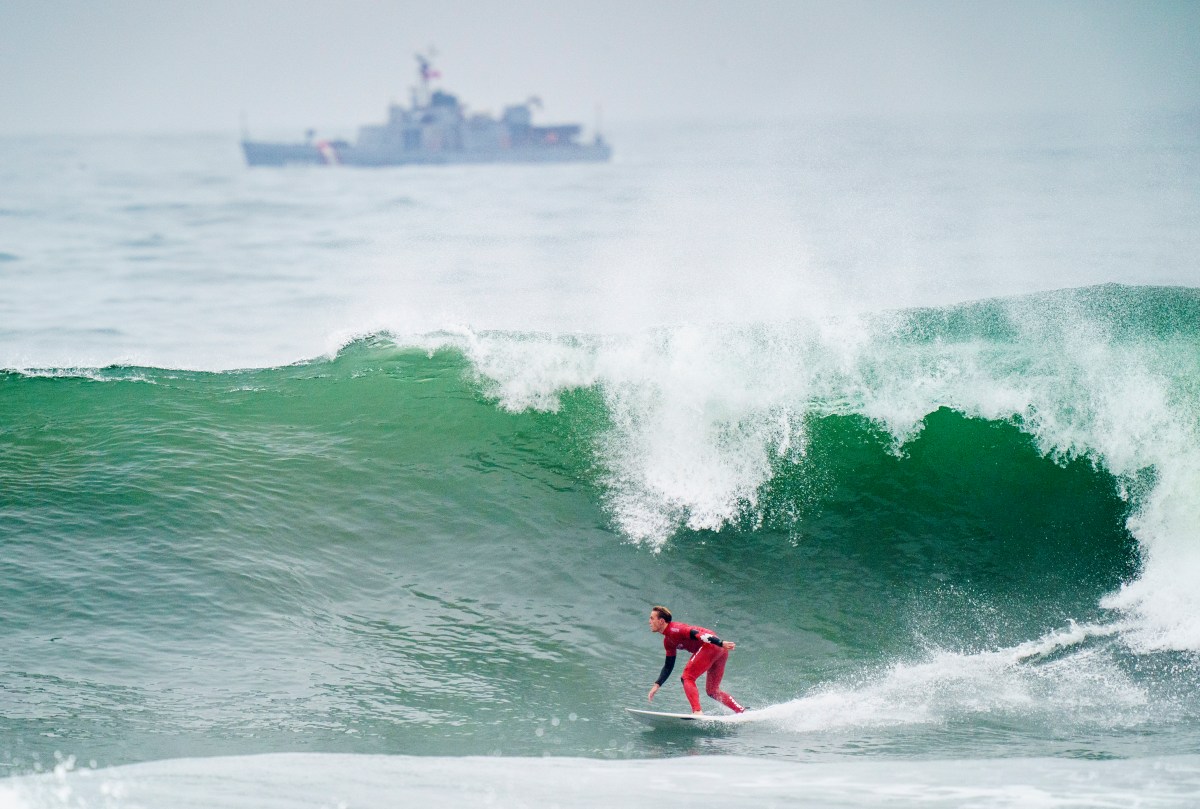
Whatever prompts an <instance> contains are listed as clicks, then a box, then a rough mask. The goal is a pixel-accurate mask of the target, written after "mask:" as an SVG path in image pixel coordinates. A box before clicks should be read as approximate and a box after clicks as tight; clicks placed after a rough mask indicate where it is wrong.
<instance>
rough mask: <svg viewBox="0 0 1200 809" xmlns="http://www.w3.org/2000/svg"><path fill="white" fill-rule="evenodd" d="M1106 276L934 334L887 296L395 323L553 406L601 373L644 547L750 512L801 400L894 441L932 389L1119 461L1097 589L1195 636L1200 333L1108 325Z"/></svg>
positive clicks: (785, 454) (1163, 637) (611, 454)
mask: <svg viewBox="0 0 1200 809" xmlns="http://www.w3.org/2000/svg"><path fill="white" fill-rule="evenodd" d="M1113 291H1114V290H1111V289H1107V290H1104V289H1101V290H1097V289H1088V290H1078V291H1064V292H1061V293H1055V294H1052V295H1037V296H1030V297H1025V298H1014V299H1007V300H1002V301H995V302H991V303H990V305H991V306H992V307H993V308H992V309H989V310H988V320H987V329H984V328H983V327H982V326H979V327H977V328H973V329H968V330H967V333H965V334H949V333H947V334H939V333H935V334H934V335H933V336H932V337H929V336H923V337H920V336H914V331H913V326H912V323H913V318H915V317H919V316H921V314H922V313H920V312H915V313H914V312H895V313H891V314H884V315H877V316H854V317H845V318H826V319H823V320H816V321H813V320H807V321H800V322H793V323H789V324H778V325H769V324H760V325H757V326H746V325H737V324H732V325H714V326H712V327H709V328H701V327H698V326H680V327H676V328H669V329H656V330H651V331H645V332H640V333H635V334H628V335H615V336H605V337H584V336H572V337H553V336H548V335H535V336H531V335H520V334H511V333H496V332H488V333H477V332H473V331H470V330H464V331H461V332H459V333H457V334H443V335H441V336H434V337H425V338H419V339H415V340H408V339H405V338H398V339H399V341H400V342H401V343H407V344H412V343H416V344H419V345H422V346H423V347H425V348H426V349H430V350H432V349H434V348H436V347H438V346H449V347H453V348H456V349H459V350H461V351H463V352H464V353H465V355H466V356H467V357H468V358H469V359H470V361H471V362H472V364H473V367H474V368H475V370H476V372H477V374H478V375H479V378H480V380H481V383H482V385H483V388H484V390H485V391H486V392H487V393H488V394H489V395H491V396H493V397H494V398H495V399H496V400H497V402H498V403H499V404H500V406H502V407H504V408H506V409H509V410H514V411H519V410H523V409H537V410H555V409H557V408H558V403H559V397H560V396H561V394H563V393H564V392H566V391H570V390H577V389H583V388H592V389H595V390H598V391H599V392H600V393H601V395H602V396H603V398H604V401H605V403H606V406H607V409H608V414H609V418H610V427H609V429H608V430H607V432H606V433H605V434H604V435H603V436H602V437H601V439H600V446H598V448H597V449H598V454H599V455H600V457H601V458H602V460H603V462H604V464H605V466H606V468H607V470H608V477H607V481H606V483H607V492H608V493H607V500H608V507H609V510H610V513H611V514H612V517H613V519H614V521H615V523H616V524H617V526H618V527H619V529H620V530H621V532H622V533H623V534H624V535H625V536H627V537H629V538H630V539H632V540H634V541H637V542H643V543H646V544H648V545H649V546H651V547H654V548H661V547H662V545H663V544H664V543H665V542H667V541H668V540H669V539H670V538H671V537H672V536H673V535H674V533H675V532H676V531H678V530H679V529H680V528H683V527H686V528H688V529H700V530H703V529H707V530H719V529H721V528H722V527H724V526H727V525H729V524H730V523H731V522H733V521H734V520H737V519H739V518H742V517H745V516H746V515H750V516H754V515H755V514H756V513H757V509H758V498H759V493H760V491H761V489H762V487H763V486H764V484H766V483H767V482H768V481H769V480H770V479H771V477H772V475H773V474H774V471H775V469H776V465H778V464H789V465H790V464H794V463H795V462H796V461H797V460H799V459H800V458H801V457H802V456H803V453H804V451H805V445H806V440H805V421H806V419H807V418H809V417H813V416H824V415H830V414H840V415H846V414H857V415H861V416H864V417H866V418H867V419H869V420H870V421H871V422H873V423H874V424H876V425H877V426H878V427H880V428H881V429H883V430H885V431H886V432H887V433H888V434H890V435H891V437H892V439H893V441H894V447H895V451H896V452H897V453H900V454H903V452H904V448H905V445H906V444H907V443H908V442H910V441H912V440H913V439H914V438H915V437H917V436H918V435H919V434H920V432H921V430H922V427H923V421H924V419H925V418H926V417H927V416H929V415H930V414H932V413H934V412H936V411H937V410H939V409H941V408H948V409H951V410H954V411H957V412H959V413H962V414H964V415H966V416H968V417H971V418H979V419H987V420H994V421H1004V422H1010V423H1013V424H1016V425H1017V426H1019V428H1020V429H1021V430H1023V431H1025V432H1026V433H1028V434H1029V435H1030V436H1031V437H1032V438H1033V439H1034V441H1035V444H1036V446H1037V447H1038V448H1039V450H1040V451H1041V452H1042V453H1043V454H1044V455H1045V456H1046V457H1048V458H1050V459H1053V460H1055V461H1059V462H1064V461H1068V460H1072V459H1086V460H1087V461H1088V462H1090V463H1092V464H1094V465H1095V466H1097V467H1098V468H1101V469H1104V470H1106V471H1107V472H1109V473H1111V474H1112V475H1113V476H1114V477H1115V479H1116V480H1117V481H1118V484H1119V487H1120V494H1121V495H1122V496H1123V497H1125V498H1126V499H1127V500H1128V501H1129V502H1130V504H1131V508H1132V516H1131V518H1130V519H1129V522H1128V528H1129V530H1130V532H1131V534H1132V535H1133V536H1134V537H1135V538H1136V539H1137V541H1138V543H1139V547H1140V550H1141V556H1142V570H1141V572H1140V574H1139V575H1138V577H1137V578H1136V579H1135V580H1133V581H1131V582H1129V583H1127V584H1126V585H1125V586H1124V587H1123V588H1122V589H1121V590H1120V592H1117V593H1114V594H1112V595H1111V596H1110V597H1109V598H1106V599H1105V600H1104V602H1103V606H1105V607H1108V608H1112V609H1117V610H1121V611H1122V612H1124V613H1126V614H1128V615H1131V616H1135V617H1136V618H1137V620H1136V621H1135V622H1134V623H1133V624H1131V625H1130V630H1129V632H1128V633H1127V634H1126V635H1125V637H1126V639H1127V641H1128V642H1129V643H1130V644H1131V645H1132V646H1134V647H1136V648H1137V649H1140V650H1154V649H1176V650H1200V395H1198V393H1197V390H1198V389H1197V387H1196V380H1197V379H1200V356H1197V351H1196V336H1195V335H1190V336H1188V337H1187V338H1180V339H1176V340H1172V339H1163V340H1160V339H1157V338H1149V337H1138V336H1134V337H1129V336H1127V335H1124V336H1122V335H1118V334H1116V333H1115V331H1114V325H1113V323H1112V322H1110V321H1109V320H1106V318H1105V316H1104V313H1103V312H1101V313H1100V314H1099V315H1098V314H1097V313H1096V312H1095V311H1093V310H1092V309H1089V307H1088V305H1087V304H1088V302H1089V300H1091V298H1092V297H1094V296H1095V295H1097V294H1100V293H1101V292H1109V293H1111V292H1113ZM951 311H952V310H943V315H945V316H947V317H948V316H949V314H950V313H951ZM925 314H926V315H927V316H928V315H929V313H925ZM935 320H936V317H935ZM988 330H990V331H991V332H992V333H990V334H989V333H988Z"/></svg>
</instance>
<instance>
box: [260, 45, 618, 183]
mask: <svg viewBox="0 0 1200 809" xmlns="http://www.w3.org/2000/svg"><path fill="white" fill-rule="evenodd" d="M417 63H418V77H419V84H418V85H417V86H416V87H413V89H412V102H411V105H410V106H408V107H404V106H402V105H400V104H392V105H391V106H390V107H389V109H388V117H387V120H386V121H385V122H383V123H382V124H369V125H367V126H363V127H362V128H360V130H359V134H358V140H357V141H356V142H354V143H349V142H348V141H344V140H316V139H314V137H313V132H312V130H310V131H309V133H308V137H307V139H306V140H305V141H304V142H302V143H269V142H264V141H252V140H250V139H248V138H244V139H243V140H242V150H243V151H244V152H245V155H246V162H247V163H248V164H249V165H251V166H282V165H285V164H288V163H315V164H346V165H354V166H401V165H409V164H437V163H536V162H566V161H602V160H608V159H609V158H610V157H611V156H612V149H611V148H610V147H609V145H608V144H607V143H606V142H605V141H604V138H603V137H602V136H601V135H600V134H599V132H597V133H596V134H595V136H594V138H593V140H592V141H591V142H590V143H580V142H579V138H580V135H581V134H582V131H583V127H582V126H580V125H578V124H558V125H553V126H538V125H536V124H534V122H533V116H534V110H535V109H540V108H541V101H540V100H539V99H537V98H530V99H528V100H526V101H525V102H523V103H519V104H512V105H510V106H508V107H506V108H505V109H504V113H503V114H502V115H501V116H500V117H499V118H495V117H492V116H490V115H487V114H485V113H474V114H470V113H468V110H467V108H466V106H465V105H464V104H462V102H460V101H459V100H458V97H457V96H455V95H453V94H451V93H448V92H445V91H443V90H440V89H433V87H432V80H433V79H435V78H438V77H439V75H440V74H439V73H438V72H437V71H436V70H434V68H433V66H432V64H431V61H430V59H429V57H426V56H423V55H418V56H417Z"/></svg>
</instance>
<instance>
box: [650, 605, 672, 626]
mask: <svg viewBox="0 0 1200 809" xmlns="http://www.w3.org/2000/svg"><path fill="white" fill-rule="evenodd" d="M650 612H657V613H658V617H659V618H662V619H663V620H664V621H666V622H667V623H668V624H669V623H671V611H670V610H669V609H667V608H666V607H663V606H660V605H656V606H653V607H651V608H650Z"/></svg>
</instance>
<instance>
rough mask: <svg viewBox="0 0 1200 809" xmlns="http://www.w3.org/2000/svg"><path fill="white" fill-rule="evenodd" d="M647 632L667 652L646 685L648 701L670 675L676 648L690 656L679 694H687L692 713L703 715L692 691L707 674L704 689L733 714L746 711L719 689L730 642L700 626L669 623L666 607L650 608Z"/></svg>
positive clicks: (670, 621) (732, 645) (730, 650)
mask: <svg viewBox="0 0 1200 809" xmlns="http://www.w3.org/2000/svg"><path fill="white" fill-rule="evenodd" d="M650 631H651V632H657V633H658V634H660V635H662V636H663V648H665V649H666V650H667V660H666V662H665V663H663V667H662V671H660V672H659V674H658V679H657V680H655V682H654V685H652V686H650V697H649V699H650V701H651V702H653V701H654V695H655V694H657V693H658V689H659V688H661V687H662V684H663V683H665V682H666V681H667V678H668V677H670V676H671V670H672V669H673V668H675V652H676V651H677V650H678V649H679V648H680V647H682V648H684V649H687V650H688V651H689V652H691V653H692V659H691V660H689V661H688V662H687V665H686V666H684V667H683V678H682V679H683V693H685V694H687V699H688V703H689V704H690V705H691V706H692V713H694V714H698V713H703V710H701V708H700V693H699V691H697V690H696V678H697V677H699V676H700V675H702V674H704V673H705V672H707V673H708V674H707V676H706V677H705V678H704V690H705V692H707V694H708V695H709V696H710V697H712V698H713V699H715V700H718V701H719V702H720V703H721V704H722V705H724V706H725V707H726V708H729V709H730V710H731V711H733V712H734V713H741V712H742V711H744V710H746V709H745V708H743V707H742V706H741V705H739V704H738V701H737V700H735V699H734V698H733V697H731V696H729V695H728V694H726V693H725V692H724V691H722V690H721V678H722V677H724V676H725V661H726V660H727V659H729V653H730V652H732V651H733V647H734V646H735V645H736V644H735V643H734V642H733V641H729V640H721V639H720V638H718V637H717V636H716V635H714V634H713V633H712V632H711V631H710V630H708V629H705V628H704V627H702V626H688V625H687V624H681V623H679V622H678V621H672V620H671V611H670V610H669V609H667V608H666V607H661V606H655V607H652V608H651V609H650Z"/></svg>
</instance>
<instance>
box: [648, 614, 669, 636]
mask: <svg viewBox="0 0 1200 809" xmlns="http://www.w3.org/2000/svg"><path fill="white" fill-rule="evenodd" d="M666 628H667V622H666V621H664V620H663V619H662V618H660V617H659V616H658V613H657V612H653V611H651V613H650V631H651V632H662V631H663V630H664V629H666Z"/></svg>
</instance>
